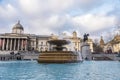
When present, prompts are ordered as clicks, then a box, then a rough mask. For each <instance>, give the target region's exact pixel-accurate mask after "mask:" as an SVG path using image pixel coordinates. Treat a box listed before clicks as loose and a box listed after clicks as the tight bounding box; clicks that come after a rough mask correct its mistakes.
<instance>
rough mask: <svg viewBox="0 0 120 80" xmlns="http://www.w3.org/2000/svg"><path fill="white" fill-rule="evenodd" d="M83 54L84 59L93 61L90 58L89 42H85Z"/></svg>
mask: <svg viewBox="0 0 120 80" xmlns="http://www.w3.org/2000/svg"><path fill="white" fill-rule="evenodd" d="M81 53H82V57H83V59H84V60H85V59H91V58H90V54H91V51H90V45H89V44H88V43H87V42H83V43H82V46H81Z"/></svg>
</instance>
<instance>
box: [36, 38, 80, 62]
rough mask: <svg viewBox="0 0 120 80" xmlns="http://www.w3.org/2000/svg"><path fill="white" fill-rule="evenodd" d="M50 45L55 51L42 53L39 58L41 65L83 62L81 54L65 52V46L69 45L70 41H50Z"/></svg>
mask: <svg viewBox="0 0 120 80" xmlns="http://www.w3.org/2000/svg"><path fill="white" fill-rule="evenodd" d="M48 43H49V44H50V45H54V47H53V50H51V51H44V52H41V53H40V55H39V58H38V62H39V63H70V62H79V61H81V59H80V53H79V52H77V51H67V50H66V51H64V50H63V49H66V47H63V45H66V44H69V43H70V41H68V40H64V39H57V40H49V41H48Z"/></svg>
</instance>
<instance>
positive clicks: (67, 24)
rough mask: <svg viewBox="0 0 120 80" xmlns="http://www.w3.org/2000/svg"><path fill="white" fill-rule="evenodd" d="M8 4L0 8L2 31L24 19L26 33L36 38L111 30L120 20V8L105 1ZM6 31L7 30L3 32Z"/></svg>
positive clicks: (39, 0) (13, 0) (40, 0)
mask: <svg viewBox="0 0 120 80" xmlns="http://www.w3.org/2000/svg"><path fill="white" fill-rule="evenodd" d="M3 1H4V0H3ZM7 1H8V0H5V1H4V4H2V5H0V22H1V23H0V27H1V26H8V24H13V23H15V21H17V19H20V20H21V24H22V25H23V26H24V28H25V29H26V30H25V31H27V32H29V33H34V34H51V33H59V31H60V32H61V33H62V32H66V33H68V35H70V33H72V31H77V32H79V33H78V35H80V36H81V34H80V33H82V34H83V33H85V32H100V31H102V30H105V29H109V28H111V26H115V25H116V22H118V21H117V18H119V17H118V15H117V16H116V15H115V14H114V13H115V12H113V11H117V10H119V7H117V9H116V8H115V7H114V6H115V4H116V3H114V4H112V2H109V1H104V0H101V1H97V0H19V1H16V0H11V1H10V0H9V1H8V2H7ZM107 2H109V3H107ZM113 2H114V1H113ZM109 13H111V14H112V15H109ZM118 13H119V11H118ZM118 13H117V14H118ZM74 14H75V15H74ZM73 15H74V16H73ZM8 27H9V26H8ZM11 28H12V27H11ZM3 31H5V29H1V30H0V32H3ZM7 31H8V30H7ZM90 36H91V35H90Z"/></svg>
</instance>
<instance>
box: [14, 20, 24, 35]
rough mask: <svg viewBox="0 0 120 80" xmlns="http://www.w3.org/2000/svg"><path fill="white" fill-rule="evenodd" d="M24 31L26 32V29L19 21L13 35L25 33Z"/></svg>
mask: <svg viewBox="0 0 120 80" xmlns="http://www.w3.org/2000/svg"><path fill="white" fill-rule="evenodd" d="M23 31H24V28H23V26H22V25H21V24H20V21H18V22H17V24H15V25H14V26H13V28H12V33H23Z"/></svg>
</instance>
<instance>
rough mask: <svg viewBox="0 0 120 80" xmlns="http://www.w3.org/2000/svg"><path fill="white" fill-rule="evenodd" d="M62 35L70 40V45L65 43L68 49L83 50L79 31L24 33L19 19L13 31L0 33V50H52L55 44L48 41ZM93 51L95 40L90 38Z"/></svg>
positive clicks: (89, 41)
mask: <svg viewBox="0 0 120 80" xmlns="http://www.w3.org/2000/svg"><path fill="white" fill-rule="evenodd" d="M60 36H62V38H63V39H67V40H70V41H71V43H70V44H69V45H65V47H66V48H67V50H70V51H75V50H76V51H81V44H82V39H81V38H79V37H77V33H76V32H75V31H74V32H73V33H72V36H67V35H66V34H65V33H62V34H61V35H59V36H58V35H54V34H51V35H35V34H26V33H24V27H23V26H22V25H21V24H20V21H18V22H17V23H16V24H15V25H14V26H13V28H12V32H11V33H4V34H0V51H33V50H37V51H50V50H51V49H52V47H53V45H50V44H49V43H48V41H49V40H51V39H59V37H60ZM88 43H89V45H90V49H91V52H93V42H92V40H91V39H89V40H88Z"/></svg>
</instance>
